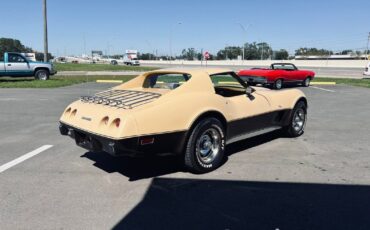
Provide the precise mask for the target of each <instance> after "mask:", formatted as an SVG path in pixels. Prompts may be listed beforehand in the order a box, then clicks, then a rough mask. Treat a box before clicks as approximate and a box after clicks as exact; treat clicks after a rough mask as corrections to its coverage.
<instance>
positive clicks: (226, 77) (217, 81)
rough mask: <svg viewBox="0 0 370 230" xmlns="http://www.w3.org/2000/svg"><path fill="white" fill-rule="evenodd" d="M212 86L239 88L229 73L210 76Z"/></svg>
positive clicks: (237, 82) (238, 83) (238, 84)
mask: <svg viewBox="0 0 370 230" xmlns="http://www.w3.org/2000/svg"><path fill="white" fill-rule="evenodd" d="M210 77H211V80H212V83H213V85H214V86H228V85H232V86H240V87H243V86H242V85H241V84H240V82H239V81H238V80H237V79H236V78H235V77H234V76H233V75H232V74H230V73H220V74H213V75H211V76H210Z"/></svg>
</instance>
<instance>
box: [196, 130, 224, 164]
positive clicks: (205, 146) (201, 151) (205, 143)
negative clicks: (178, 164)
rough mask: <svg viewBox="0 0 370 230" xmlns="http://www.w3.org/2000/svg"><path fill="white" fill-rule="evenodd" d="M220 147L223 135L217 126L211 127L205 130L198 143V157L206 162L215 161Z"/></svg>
mask: <svg viewBox="0 0 370 230" xmlns="http://www.w3.org/2000/svg"><path fill="white" fill-rule="evenodd" d="M220 149H221V136H220V133H219V132H218V131H217V130H216V129H215V128H210V129H207V130H206V131H205V132H203V133H202V134H201V135H200V138H199V139H198V141H197V143H196V154H197V157H198V159H199V160H200V161H201V162H202V163H204V164H209V163H211V162H213V161H214V159H215V158H216V156H217V155H218V153H219V152H220Z"/></svg>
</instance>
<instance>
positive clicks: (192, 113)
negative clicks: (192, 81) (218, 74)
mask: <svg viewBox="0 0 370 230" xmlns="http://www.w3.org/2000/svg"><path fill="white" fill-rule="evenodd" d="M208 111H217V112H219V113H221V114H225V113H224V111H225V102H224V100H223V99H222V97H219V96H218V95H216V94H215V93H210V92H204V93H202V92H194V93H187V94H183V95H177V96H176V97H173V98H171V99H166V100H163V101H161V99H158V100H157V101H156V102H155V103H153V104H152V105H151V106H150V107H147V108H143V109H141V110H137V111H136V112H135V113H134V114H132V115H133V116H134V117H135V119H136V123H137V124H138V125H137V130H138V135H141V134H156V133H166V132H174V131H184V130H188V129H189V128H190V127H191V125H192V124H193V122H194V121H195V120H196V119H197V118H198V117H199V116H200V115H201V114H203V113H205V112H208Z"/></svg>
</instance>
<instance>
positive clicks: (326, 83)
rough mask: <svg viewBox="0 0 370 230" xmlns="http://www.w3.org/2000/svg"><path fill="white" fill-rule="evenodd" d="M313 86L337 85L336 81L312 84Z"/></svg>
mask: <svg viewBox="0 0 370 230" xmlns="http://www.w3.org/2000/svg"><path fill="white" fill-rule="evenodd" d="M310 84H311V85H336V84H337V83H336V82H334V81H322V82H311V83H310Z"/></svg>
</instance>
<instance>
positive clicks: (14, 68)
mask: <svg viewBox="0 0 370 230" xmlns="http://www.w3.org/2000/svg"><path fill="white" fill-rule="evenodd" d="M1 59H2V60H1ZM56 73H57V71H56V70H55V69H54V66H53V64H52V63H48V62H36V61H31V60H28V59H27V58H26V57H25V56H23V55H22V54H20V53H13V52H7V53H5V54H4V56H3V57H0V77H2V76H9V77H29V76H34V77H35V79H37V80H48V79H49V76H50V75H54V74H56Z"/></svg>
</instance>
